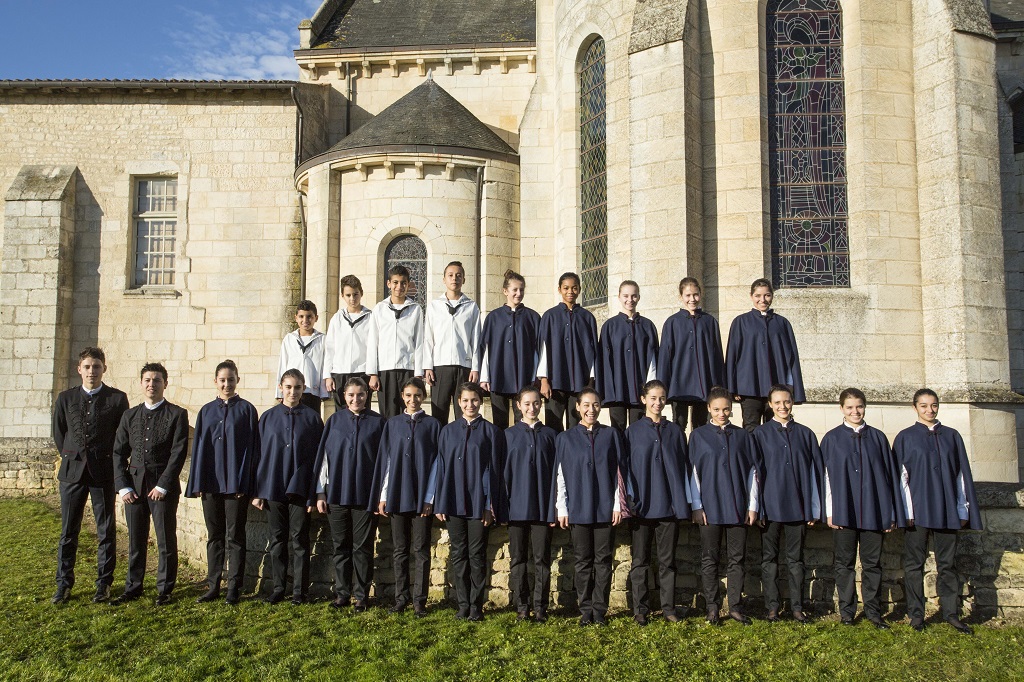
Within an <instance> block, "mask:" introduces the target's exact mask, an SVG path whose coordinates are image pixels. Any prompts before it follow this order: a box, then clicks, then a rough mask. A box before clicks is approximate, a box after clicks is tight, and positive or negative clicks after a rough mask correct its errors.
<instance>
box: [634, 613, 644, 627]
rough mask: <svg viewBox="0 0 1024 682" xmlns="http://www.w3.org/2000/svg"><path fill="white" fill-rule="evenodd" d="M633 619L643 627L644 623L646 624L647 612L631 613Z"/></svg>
mask: <svg viewBox="0 0 1024 682" xmlns="http://www.w3.org/2000/svg"><path fill="white" fill-rule="evenodd" d="M633 620H635V621H636V624H637V625H639V626H640V627H644V626H645V625H647V614H645V613H634V614H633Z"/></svg>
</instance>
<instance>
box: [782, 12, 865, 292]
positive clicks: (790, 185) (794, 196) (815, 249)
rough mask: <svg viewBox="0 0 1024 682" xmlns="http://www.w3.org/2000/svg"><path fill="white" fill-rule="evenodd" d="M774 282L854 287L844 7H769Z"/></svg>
mask: <svg viewBox="0 0 1024 682" xmlns="http://www.w3.org/2000/svg"><path fill="white" fill-rule="evenodd" d="M767 43H768V149H769V172H770V181H771V246H772V278H773V279H774V281H775V285H776V286H778V287H848V286H850V245H849V236H848V225H847V202H846V101H845V94H844V89H843V31H842V10H841V7H840V4H839V0H769V2H768V11H767Z"/></svg>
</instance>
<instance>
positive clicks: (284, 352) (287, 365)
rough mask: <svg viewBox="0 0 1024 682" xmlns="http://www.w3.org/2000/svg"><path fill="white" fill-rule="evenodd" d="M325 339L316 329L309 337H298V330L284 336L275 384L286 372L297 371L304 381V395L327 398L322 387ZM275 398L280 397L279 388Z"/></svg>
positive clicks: (325, 390)
mask: <svg viewBox="0 0 1024 682" xmlns="http://www.w3.org/2000/svg"><path fill="white" fill-rule="evenodd" d="M326 338H327V337H326V336H324V334H323V333H321V332H319V331H317V330H316V329H314V330H313V334H312V335H311V336H299V330H298V329H296V330H295V331H293V332H291V333H289V334H288V335H287V336H285V337H284V340H283V341H281V360H280V361H279V362H278V364H277V377H276V383H278V384H280V382H281V375H282V374H284V373H285V372H286V371H287V370H289V369H297V370H299V371H300V372H302V376H303V378H305V380H306V390H305V391H303V392H304V393H311V394H313V395H315V396H317V397H319V398H326V397H327V396H329V395H330V394H329V393H328V392H327V388H326V387H325V386H324V353H325V350H326V343H325V341H326ZM277 397H278V398H280V397H281V388H280V386H278V389H277Z"/></svg>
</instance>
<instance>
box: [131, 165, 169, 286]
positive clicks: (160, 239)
mask: <svg viewBox="0 0 1024 682" xmlns="http://www.w3.org/2000/svg"><path fill="white" fill-rule="evenodd" d="M134 208H135V210H134V211H133V213H132V222H133V224H134V226H135V267H134V274H133V277H132V286H133V287H135V288H139V287H161V286H173V285H174V265H175V251H176V246H177V245H176V238H177V232H178V178H176V177H158V178H137V179H136V180H135V207H134Z"/></svg>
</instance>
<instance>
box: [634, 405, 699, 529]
mask: <svg viewBox="0 0 1024 682" xmlns="http://www.w3.org/2000/svg"><path fill="white" fill-rule="evenodd" d="M626 441H627V442H628V444H629V482H630V487H631V488H632V492H633V509H632V511H633V513H634V514H635V515H636V516H639V517H641V518H645V519H667V518H676V519H689V518H690V503H689V502H688V501H687V499H686V476H687V472H688V471H689V463H688V461H687V458H686V437H685V436H684V435H683V431H682V429H680V428H679V427H678V426H677V425H676V424H674V423H672V422H670V421H669V420H667V419H662V420H661V421H660V422H659V423H658V424H655V423H654V422H653V421H652V420H651V419H650V418H649V417H644V418H643V419H641V420H640V421H637V422H633V423H632V424H630V426H629V428H628V429H626Z"/></svg>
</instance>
